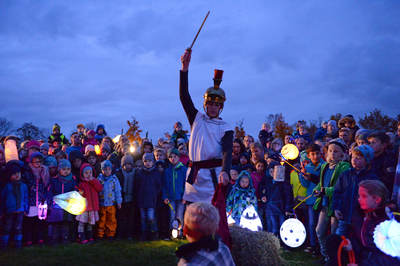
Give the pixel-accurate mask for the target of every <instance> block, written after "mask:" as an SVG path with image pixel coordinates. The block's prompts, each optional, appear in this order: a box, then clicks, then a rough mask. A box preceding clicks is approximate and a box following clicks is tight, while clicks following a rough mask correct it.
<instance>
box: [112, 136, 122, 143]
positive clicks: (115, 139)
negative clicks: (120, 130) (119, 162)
mask: <svg viewBox="0 0 400 266" xmlns="http://www.w3.org/2000/svg"><path fill="white" fill-rule="evenodd" d="M120 138H121V135H117V136H115V138H113V142H114V143H118V142H119V139H120Z"/></svg>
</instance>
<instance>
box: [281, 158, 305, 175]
mask: <svg viewBox="0 0 400 266" xmlns="http://www.w3.org/2000/svg"><path fill="white" fill-rule="evenodd" d="M282 158H283V161H284V162H285V163H287V164H288V165H290V166H291V167H292V168H293V169H294V170H296V171H297V172H299V173H300V172H301V171H300V170H299V169H298V168H297V167H295V166H293V165H292V164H291V163H289V162H288V161H287V160H286V159H285V157H283V156H282Z"/></svg>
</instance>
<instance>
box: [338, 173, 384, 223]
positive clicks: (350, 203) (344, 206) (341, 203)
mask: <svg viewBox="0 0 400 266" xmlns="http://www.w3.org/2000/svg"><path fill="white" fill-rule="evenodd" d="M367 179H378V176H377V175H376V174H375V173H374V172H373V171H371V170H366V169H364V170H361V171H360V172H359V173H358V174H357V172H356V170H355V169H354V168H350V169H349V170H347V171H345V172H343V173H342V174H341V175H340V176H339V179H338V181H337V182H336V184H335V189H334V191H333V197H332V208H333V210H339V211H340V212H341V213H342V215H343V220H344V221H345V223H347V224H351V219H352V216H353V212H354V210H355V209H360V206H359V204H358V200H357V198H358V184H359V183H360V182H361V181H363V180H367Z"/></svg>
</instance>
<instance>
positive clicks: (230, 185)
mask: <svg viewBox="0 0 400 266" xmlns="http://www.w3.org/2000/svg"><path fill="white" fill-rule="evenodd" d="M229 175H230V176H231V178H230V180H229V183H228V188H227V190H226V195H229V193H230V192H231V191H232V188H233V186H234V185H235V183H236V180H237V179H238V177H239V167H238V166H232V167H231V170H230V171H229Z"/></svg>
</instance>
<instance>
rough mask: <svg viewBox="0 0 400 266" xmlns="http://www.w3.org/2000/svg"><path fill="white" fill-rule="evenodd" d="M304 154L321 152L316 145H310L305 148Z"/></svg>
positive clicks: (319, 147)
mask: <svg viewBox="0 0 400 266" xmlns="http://www.w3.org/2000/svg"><path fill="white" fill-rule="evenodd" d="M306 152H307V154H309V153H310V152H321V146H319V145H318V144H315V143H312V144H310V145H309V146H308V147H307V149H306Z"/></svg>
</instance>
